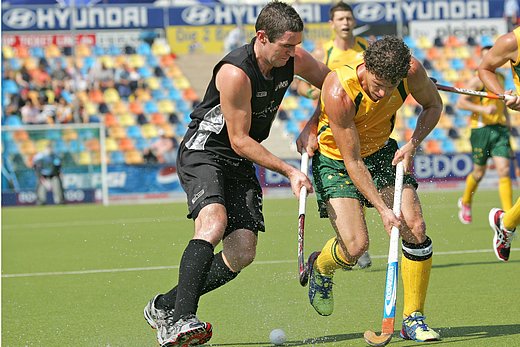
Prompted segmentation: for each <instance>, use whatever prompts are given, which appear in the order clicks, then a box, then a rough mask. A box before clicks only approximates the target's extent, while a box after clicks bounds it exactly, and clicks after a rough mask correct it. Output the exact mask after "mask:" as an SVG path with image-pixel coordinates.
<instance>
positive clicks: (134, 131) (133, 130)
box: [126, 125, 143, 139]
mask: <svg viewBox="0 0 520 347" xmlns="http://www.w3.org/2000/svg"><path fill="white" fill-rule="evenodd" d="M126 136H128V137H130V138H132V139H139V138H142V137H143V134H142V133H141V127H140V126H138V125H131V126H129V127H128V128H126Z"/></svg>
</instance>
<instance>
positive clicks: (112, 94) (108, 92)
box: [103, 88, 121, 104]
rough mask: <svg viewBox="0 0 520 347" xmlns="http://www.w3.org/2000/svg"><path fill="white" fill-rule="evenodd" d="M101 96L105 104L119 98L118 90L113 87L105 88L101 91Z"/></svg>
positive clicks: (116, 100)
mask: <svg viewBox="0 0 520 347" xmlns="http://www.w3.org/2000/svg"><path fill="white" fill-rule="evenodd" d="M103 97H104V99H105V102H106V103H107V104H113V103H116V102H118V101H119V100H121V98H120V97H119V92H118V91H117V89H115V88H107V89H105V92H104V93H103Z"/></svg>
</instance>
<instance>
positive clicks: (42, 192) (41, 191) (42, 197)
mask: <svg viewBox="0 0 520 347" xmlns="http://www.w3.org/2000/svg"><path fill="white" fill-rule="evenodd" d="M45 180H46V178H45V177H43V176H38V182H37V184H36V204H38V205H44V204H46V203H47V187H46V183H45Z"/></svg>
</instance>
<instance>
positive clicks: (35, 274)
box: [2, 248, 520, 278]
mask: <svg viewBox="0 0 520 347" xmlns="http://www.w3.org/2000/svg"><path fill="white" fill-rule="evenodd" d="M511 251H520V248H511ZM490 252H493V250H492V249H473V250H466V251H449V252H435V253H434V254H435V256H445V255H462V254H471V253H490ZM370 257H371V258H372V259H386V258H387V257H388V255H370ZM295 262H296V260H264V261H256V262H254V263H253V264H252V265H270V264H289V263H295ZM178 268H179V265H170V266H148V267H130V268H120V269H99V270H78V271H57V272H33V273H19V274H3V275H2V278H18V277H42V276H64V275H88V274H99V273H116V272H134V271H153V270H171V269H178Z"/></svg>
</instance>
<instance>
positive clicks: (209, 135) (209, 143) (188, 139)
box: [182, 38, 294, 164]
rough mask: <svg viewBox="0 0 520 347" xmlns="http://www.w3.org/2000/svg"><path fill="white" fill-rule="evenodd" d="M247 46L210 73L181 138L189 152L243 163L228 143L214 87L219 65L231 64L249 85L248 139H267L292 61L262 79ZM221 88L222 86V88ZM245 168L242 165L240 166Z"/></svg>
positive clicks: (249, 47)
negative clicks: (186, 129) (184, 133)
mask: <svg viewBox="0 0 520 347" xmlns="http://www.w3.org/2000/svg"><path fill="white" fill-rule="evenodd" d="M254 42H255V38H254V39H253V40H252V41H251V43H249V44H246V45H244V46H242V47H240V48H237V49H235V50H233V51H231V52H230V53H229V54H228V55H226V56H225V57H224V58H223V59H222V60H221V61H220V62H219V63H218V64H217V65H216V66H215V68H214V69H213V77H212V79H211V81H210V83H209V85H208V88H207V89H206V94H205V95H204V99H203V100H202V102H201V103H200V104H199V105H198V106H197V107H196V108H195V109H194V110H193V112H192V113H191V115H190V117H191V119H192V120H191V122H190V124H189V126H188V131H187V132H186V135H185V136H184V140H183V144H182V145H184V146H186V148H188V149H190V150H200V151H208V152H211V153H213V154H215V155H217V156H219V157H224V158H225V159H231V160H233V161H236V160H238V161H247V162H249V161H248V160H246V159H245V158H243V157H240V156H239V155H238V154H237V153H235V151H233V149H232V148H231V144H230V142H229V136H228V132H227V127H226V123H225V121H224V116H223V114H222V111H221V107H220V93H219V91H218V90H217V87H216V84H215V78H216V77H215V76H216V74H217V72H218V71H219V69H220V68H221V67H222V65H223V64H233V65H235V66H237V67H239V68H240V69H242V70H243V71H244V72H245V73H246V74H247V76H248V77H249V79H250V81H251V90H252V99H251V110H252V115H251V117H252V119H251V128H250V130H249V136H250V137H251V138H253V139H254V140H256V141H258V142H262V141H263V140H265V139H266V138H267V137H268V136H269V131H270V130H271V125H272V123H273V120H274V118H275V116H276V113H277V111H278V108H279V107H280V104H281V102H282V99H283V97H284V95H285V92H286V90H287V88H289V85H290V84H291V82H292V80H293V75H294V58H290V59H289V60H288V62H287V63H286V64H285V65H284V66H282V67H278V68H273V69H272V70H271V78H269V79H267V78H265V77H264V76H263V75H262V72H261V71H260V68H259V67H258V63H257V61H256V57H255V53H254V50H253V46H254ZM224 88H225V86H224ZM244 164H245V163H244Z"/></svg>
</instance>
